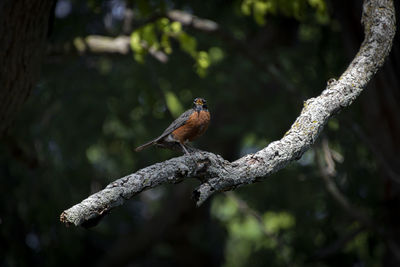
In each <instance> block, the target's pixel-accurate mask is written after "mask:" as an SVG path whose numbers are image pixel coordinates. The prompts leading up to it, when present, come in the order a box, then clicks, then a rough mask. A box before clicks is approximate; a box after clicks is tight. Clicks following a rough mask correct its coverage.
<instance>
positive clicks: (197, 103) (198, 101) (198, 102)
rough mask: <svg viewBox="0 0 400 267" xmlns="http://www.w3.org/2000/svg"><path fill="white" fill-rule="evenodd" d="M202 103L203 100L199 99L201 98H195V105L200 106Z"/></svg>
mask: <svg viewBox="0 0 400 267" xmlns="http://www.w3.org/2000/svg"><path fill="white" fill-rule="evenodd" d="M203 104H204V103H203V100H201V99H197V100H196V105H199V106H202V105H203Z"/></svg>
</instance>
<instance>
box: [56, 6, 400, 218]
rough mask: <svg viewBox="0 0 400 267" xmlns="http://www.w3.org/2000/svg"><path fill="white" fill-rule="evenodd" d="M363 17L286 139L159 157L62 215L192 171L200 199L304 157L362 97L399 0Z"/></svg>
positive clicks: (86, 211)
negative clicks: (353, 46) (229, 155)
mask: <svg viewBox="0 0 400 267" xmlns="http://www.w3.org/2000/svg"><path fill="white" fill-rule="evenodd" d="M362 22H363V24H364V28H365V31H364V32H365V39H364V41H363V43H362V44H361V47H360V50H359V52H358V53H357V55H356V56H355V58H354V59H353V61H352V62H351V63H350V65H349V67H348V68H347V70H346V71H345V72H344V73H343V74H342V76H341V77H340V78H339V79H338V80H337V81H333V80H332V81H330V82H329V83H328V85H327V88H326V89H325V90H324V91H323V92H322V93H321V95H319V96H318V97H315V98H311V99H308V100H307V101H305V102H304V107H303V110H302V111H301V114H300V115H299V117H298V118H297V119H296V121H295V122H294V123H293V125H292V126H291V128H290V129H289V131H288V132H287V133H286V134H285V135H284V137H283V138H282V139H280V140H278V141H275V142H272V143H270V144H269V145H268V146H267V147H265V148H264V149H262V150H260V151H258V152H256V153H254V154H249V155H246V156H244V157H242V158H240V159H238V160H236V161H234V162H228V161H226V160H224V159H223V158H222V157H221V156H219V155H215V154H213V153H210V152H204V151H199V152H195V153H192V154H190V155H185V156H181V157H176V158H173V159H170V160H167V161H164V162H161V163H156V164H154V165H151V166H148V167H146V168H143V169H141V170H139V171H137V172H136V173H133V174H130V175H128V176H125V177H123V178H120V179H118V180H116V181H115V182H113V183H111V184H109V185H108V186H107V187H106V188H105V189H103V190H102V191H100V192H98V193H95V194H93V195H91V196H89V197H88V198H87V199H85V200H83V201H82V202H81V203H79V204H77V205H75V206H73V207H71V208H70V209H68V210H65V211H64V212H63V213H62V214H61V216H60V219H61V221H62V222H64V223H66V224H67V225H69V224H74V225H82V224H85V223H87V222H90V221H93V220H96V219H97V218H99V217H102V216H103V215H104V214H106V213H107V212H108V211H110V210H111V209H112V208H114V207H116V206H119V205H122V204H123V203H124V201H125V200H127V199H130V198H131V197H133V196H134V195H137V194H139V193H140V192H142V191H144V190H146V189H149V188H153V187H156V186H158V185H160V184H164V183H177V182H180V181H182V180H183V179H185V178H188V177H194V178H198V179H199V180H200V181H201V185H200V186H199V188H198V189H196V190H195V191H194V194H193V196H194V198H195V200H196V202H197V204H198V205H200V204H201V203H203V202H204V201H205V200H206V199H207V198H208V197H210V196H211V195H212V194H213V193H215V192H222V191H227V190H232V189H234V188H237V187H239V186H243V185H246V184H251V183H255V182H258V181H261V180H264V179H265V178H266V177H267V176H269V175H270V174H272V173H274V172H276V171H278V170H280V169H282V168H284V167H285V166H286V165H287V164H288V163H290V162H292V161H294V160H297V159H299V158H300V157H301V156H302V155H303V153H304V152H305V151H306V150H307V149H308V148H309V147H310V146H311V145H312V144H314V142H315V140H316V139H317V138H318V136H319V134H320V132H321V131H322V129H323V127H324V125H325V124H326V123H327V121H328V120H329V118H330V117H331V116H333V115H335V114H337V113H338V112H339V111H340V110H341V109H343V108H344V107H347V106H349V105H350V104H351V103H352V102H353V101H354V100H355V99H356V98H357V97H358V95H359V94H360V93H361V92H362V90H363V89H364V88H365V87H366V85H367V84H368V82H369V81H370V80H371V79H372V77H373V75H374V74H375V73H376V72H377V71H378V69H379V68H380V67H381V66H382V65H383V62H384V60H385V58H386V56H387V55H388V54H389V52H390V49H391V47H392V41H393V37H394V34H395V15H394V6H393V1H391V0H367V1H364V5H363V15H362Z"/></svg>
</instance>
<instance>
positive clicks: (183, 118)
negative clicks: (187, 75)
mask: <svg viewBox="0 0 400 267" xmlns="http://www.w3.org/2000/svg"><path fill="white" fill-rule="evenodd" d="M193 112H195V111H194V110H193V109H189V110H186V111H185V112H184V113H182V114H181V115H180V116H179V117H178V118H177V119H176V120H174V121H173V122H172V123H171V124H170V125H169V126H168V128H167V129H165V131H164V132H163V133H162V134H161V135H160V136H159V137H157V141H158V140H160V139H162V138H164V137H165V136H167V135H169V134H170V133H172V132H173V131H174V130H176V129H178V128H179V127H181V126H182V125H184V124H185V123H186V122H187V120H188V119H189V117H190V115H191V114H192V113H193Z"/></svg>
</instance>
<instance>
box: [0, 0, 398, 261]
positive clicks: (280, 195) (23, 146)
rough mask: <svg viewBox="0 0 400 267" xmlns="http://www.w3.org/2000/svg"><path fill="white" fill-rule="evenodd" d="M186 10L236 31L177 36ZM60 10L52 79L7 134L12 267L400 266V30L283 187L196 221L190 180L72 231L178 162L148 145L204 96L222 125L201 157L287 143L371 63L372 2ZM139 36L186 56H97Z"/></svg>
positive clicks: (79, 5) (249, 190) (50, 45)
mask: <svg viewBox="0 0 400 267" xmlns="http://www.w3.org/2000/svg"><path fill="white" fill-rule="evenodd" d="M395 2H396V5H397V14H399V12H398V10H399V6H398V3H397V2H398V1H395ZM172 9H178V10H183V11H184V12H187V13H188V14H193V15H196V16H198V17H199V18H202V19H209V20H212V21H214V22H216V23H217V24H218V25H219V30H218V31H207V30H206V31H205V30H200V29H198V28H196V26H195V25H191V26H182V31H177V32H176V33H175V35H174V34H171V33H170V32H169V34H170V35H168V32H167V30H166V29H167V28H168V27H177V26H176V24H175V26H171V21H165V20H164V21H160V19H162V18H163V17H164V14H165V13H166V12H167V11H169V10H172ZM247 10H250V13H249V14H248V13H247ZM52 14H55V15H54V16H50V19H49V20H50V24H49V25H50V27H49V33H48V38H47V39H48V41H47V44H46V47H47V48H46V50H45V51H46V52H45V56H44V62H43V64H42V69H41V76H40V79H39V81H37V83H36V85H35V86H34V88H33V89H32V90H31V92H30V96H29V98H28V99H27V102H26V103H25V104H24V105H23V106H22V108H21V110H20V111H19V112H18V115H17V117H16V119H15V120H14V121H13V123H12V124H11V125H10V126H9V127H8V130H7V132H6V134H4V136H3V137H2V138H1V139H0V177H1V180H0V203H1V204H0V240H1V242H0V265H1V266H28V265H29V266H56V265H57V266H77V265H90V266H91V265H95V266H399V265H400V239H399V236H400V228H399V225H400V218H399V214H400V213H399V207H400V199H399V196H400V183H399V181H400V149H399V148H400V116H399V114H400V110H399V109H400V105H399V102H400V90H399V88H400V87H399V73H400V70H399V68H400V66H399V64H400V58H399V57H400V47H399V40H398V35H397V36H396V40H395V43H394V46H393V50H392V53H391V55H390V58H389V59H388V60H387V62H386V64H385V66H384V68H383V69H382V70H381V71H380V72H379V73H378V74H377V76H376V77H375V79H374V80H373V81H372V82H371V83H370V85H369V86H368V88H367V89H366V90H365V92H364V93H363V94H362V95H361V96H360V98H359V99H358V100H357V101H356V102H355V103H354V104H353V105H352V106H351V107H350V108H348V109H347V110H345V111H343V112H342V113H341V114H339V115H338V116H336V117H335V118H333V119H331V121H330V122H329V123H328V124H327V126H326V128H325V130H324V131H323V133H322V135H321V137H320V139H319V141H318V142H317V143H316V144H315V145H314V146H313V148H312V149H311V150H310V151H309V152H307V153H306V154H305V155H304V156H303V158H302V159H301V160H299V161H298V162H296V163H293V164H291V165H290V166H288V167H287V168H285V169H284V170H282V171H280V172H278V173H276V174H274V175H273V176H271V177H270V179H268V180H267V181H265V182H263V183H259V184H254V185H250V186H247V187H244V188H241V189H238V190H236V191H235V192H234V193H230V194H218V195H216V196H215V197H213V198H212V199H211V200H209V201H207V202H206V203H205V204H204V205H203V206H202V207H200V208H196V207H195V205H194V202H193V201H192V200H191V199H190V197H191V191H192V189H193V188H194V187H195V186H196V185H197V181H195V180H188V181H185V182H183V183H181V184H177V185H164V186H161V187H158V188H155V189H153V190H149V191H147V192H144V193H142V194H140V195H139V196H137V197H134V198H133V199H132V200H130V201H129V202H127V203H126V204H125V205H124V206H123V207H120V208H117V209H115V210H113V211H112V213H111V214H109V215H108V216H106V217H105V218H104V219H103V220H102V221H101V222H100V223H99V224H98V225H97V226H96V227H94V228H91V229H84V228H80V227H78V228H75V227H70V228H66V227H65V226H64V225H62V224H61V223H60V222H59V215H60V213H61V212H62V211H63V210H64V209H67V208H69V207H70V206H72V205H74V204H76V203H78V202H80V201H81V200H82V199H84V198H85V197H87V196H88V195H89V194H91V193H94V192H97V191H98V190H100V189H101V188H103V187H104V186H106V185H107V184H108V183H110V182H111V181H113V180H114V179H116V178H119V177H121V176H123V175H126V174H129V173H131V172H135V171H136V170H138V169H140V168H143V167H145V166H148V165H151V164H153V163H156V162H159V161H163V160H166V159H168V158H171V157H174V156H177V155H178V154H176V153H175V152H171V151H167V150H161V149H156V148H150V149H147V150H145V151H143V152H141V153H135V152H134V151H133V148H134V147H136V146H138V145H140V144H142V143H144V142H145V141H148V140H149V139H151V138H152V137H155V136H157V135H158V134H159V133H161V132H162V131H163V130H164V129H165V127H166V126H168V124H169V123H170V122H171V121H172V120H173V119H174V117H176V116H177V115H179V113H180V112H181V111H183V110H184V109H186V108H189V107H190V105H191V103H192V101H193V98H194V97H198V96H201V97H204V98H206V99H207V100H208V103H209V109H210V111H211V114H212V124H211V125H210V127H209V130H208V131H207V133H206V134H205V135H204V136H203V137H202V138H201V139H200V140H198V141H197V142H196V143H195V144H194V145H195V146H196V147H198V148H201V149H204V150H208V151H211V152H213V153H218V154H220V155H222V156H223V157H224V158H226V159H228V160H234V159H237V158H238V157H240V156H242V155H244V154H246V153H251V152H255V151H257V150H258V149H261V148H262V147H264V146H266V145H267V144H268V143H269V142H271V141H273V140H276V139H279V138H280V137H281V136H282V135H283V134H284V133H285V131H287V130H288V129H289V127H290V125H291V123H292V122H293V121H294V119H295V118H296V116H297V115H298V114H299V112H300V110H301V108H302V105H303V101H304V100H306V99H307V98H310V97H313V96H316V95H318V94H319V93H320V92H321V91H322V90H323V89H324V88H325V86H326V82H327V80H328V79H330V78H332V77H334V78H337V77H338V76H340V74H341V73H342V72H343V71H344V69H345V68H346V67H347V65H348V64H349V62H350V60H351V59H352V58H353V57H354V55H355V53H356V52H357V50H358V47H359V45H360V44H361V41H362V38H363V34H362V26H361V24H360V16H361V1H344V0H341V1H328V0H327V1H323V0H316V1H305V0H296V1H283V0H282V1H278V0H269V1H266V2H263V1H259V0H255V1H251V0H250V1H249V0H244V1H206V2H205V1H190V3H188V2H187V1H166V2H164V1H151V2H148V1H129V0H126V1H124V0H112V1H77V0H59V1H57V4H56V5H55V6H54V8H53V10H52ZM163 23H164V24H163ZM160 24H163V25H164V26H165V27H164V28H162V27H161V26H160ZM146 27H147V28H146ZM144 29H147V30H144ZM132 33H136V34H137V35H139V36H140V38H141V42H143V41H144V42H147V44H150V45H151V44H153V45H154V47H155V48H156V49H157V50H158V51H159V52H160V51H161V52H162V53H164V56H166V57H167V58H168V61H167V62H161V61H160V60H159V59H157V58H155V57H154V56H152V55H151V54H148V53H146V49H145V48H144V49H142V50H143V51H142V50H140V49H137V48H136V50H135V47H133V48H134V50H135V52H132V51H131V50H129V51H128V52H127V53H126V54H120V53H111V52H107V51H101V52H99V51H90V49H88V47H86V49H83V48H82V43H83V47H85V44H84V42H83V41H82V40H85V38H86V37H88V36H92V35H99V36H103V37H105V36H108V37H111V38H115V37H117V36H120V35H127V36H130V35H131V34H132ZM139 33H140V34H139ZM182 33H184V36H185V38H183V37H182V36H183V35H182ZM21 34H25V33H24V32H21ZM166 36H168V37H169V38H168V40H169V45H165V43H162V40H164V39H163V38H166ZM179 36H180V37H179ZM164 42H165V40H164ZM86 45H88V44H86ZM169 50H171V53H170V54H169V53H167V52H169ZM39 52H40V51H38V53H39ZM331 159H333V161H332V160H331ZM332 162H333V165H334V166H332ZM329 185H330V187H329ZM329 188H330V189H329ZM332 188H333V189H332ZM335 190H336V191H335ZM338 192H339V193H338ZM340 192H341V193H340ZM335 193H336V195H334V194H335ZM337 194H339V195H337ZM343 199H344V201H345V202H343ZM341 201H342V202H341ZM360 214H361V215H360Z"/></svg>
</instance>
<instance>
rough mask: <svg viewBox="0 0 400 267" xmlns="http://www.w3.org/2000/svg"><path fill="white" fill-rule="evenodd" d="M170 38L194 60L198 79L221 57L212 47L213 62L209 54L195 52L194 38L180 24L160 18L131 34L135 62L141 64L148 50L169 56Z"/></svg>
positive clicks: (220, 52) (195, 43) (195, 41)
mask: <svg viewBox="0 0 400 267" xmlns="http://www.w3.org/2000/svg"><path fill="white" fill-rule="evenodd" d="M171 38H172V39H175V40H177V41H178V42H179V45H180V48H181V49H182V51H184V52H186V53H187V54H189V55H190V56H191V57H192V58H193V59H194V61H195V70H196V73H197V74H198V75H199V76H200V77H204V76H205V75H206V74H207V69H208V68H209V67H210V64H211V63H212V62H218V61H219V60H221V59H222V57H223V53H222V51H221V49H219V48H218V47H213V48H212V49H213V50H212V52H213V56H212V57H213V60H211V59H210V56H209V52H207V51H199V50H197V40H196V38H194V37H193V36H191V35H189V34H188V33H186V32H184V31H183V30H182V25H181V23H180V22H177V21H173V22H171V21H170V20H169V19H167V18H161V19H158V20H157V21H156V22H154V23H149V24H146V25H145V26H143V27H140V28H139V29H137V30H136V31H134V32H132V34H131V49H132V51H133V52H134V58H135V60H136V61H138V62H140V63H143V62H144V56H145V55H146V54H147V53H148V51H149V50H150V49H153V50H161V51H163V52H164V53H166V54H171V53H172V51H173V49H172V45H171V40H170V39H171ZM210 49H211V48H210ZM218 49H219V50H218Z"/></svg>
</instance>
